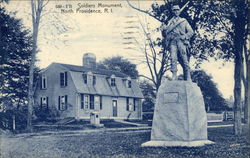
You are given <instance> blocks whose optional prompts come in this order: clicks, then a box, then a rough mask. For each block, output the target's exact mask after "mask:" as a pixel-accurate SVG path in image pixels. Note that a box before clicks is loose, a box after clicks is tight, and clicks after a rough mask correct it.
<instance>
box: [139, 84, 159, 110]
mask: <svg viewBox="0 0 250 158" xmlns="http://www.w3.org/2000/svg"><path fill="white" fill-rule="evenodd" d="M140 88H141V90H142V94H143V96H144V100H143V102H142V111H143V112H152V111H153V110H154V104H155V99H156V89H155V88H154V85H152V84H151V83H150V82H149V81H147V80H142V81H140Z"/></svg>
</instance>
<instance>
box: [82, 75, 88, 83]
mask: <svg viewBox="0 0 250 158" xmlns="http://www.w3.org/2000/svg"><path fill="white" fill-rule="evenodd" d="M82 78H83V83H85V84H87V83H88V75H87V74H82Z"/></svg>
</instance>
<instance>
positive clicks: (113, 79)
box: [111, 78, 116, 87]
mask: <svg viewBox="0 0 250 158" xmlns="http://www.w3.org/2000/svg"><path fill="white" fill-rule="evenodd" d="M115 85H116V84H115V78H111V86H112V87H114V86H115Z"/></svg>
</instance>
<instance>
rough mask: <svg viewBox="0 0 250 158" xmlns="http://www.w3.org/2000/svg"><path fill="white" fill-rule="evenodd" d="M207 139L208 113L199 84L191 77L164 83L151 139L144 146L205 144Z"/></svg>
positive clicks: (159, 94)
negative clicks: (187, 79)
mask: <svg viewBox="0 0 250 158" xmlns="http://www.w3.org/2000/svg"><path fill="white" fill-rule="evenodd" d="M212 143H213V142H211V141H209V140H208V139H207V115H206V111H205V105H204V101H203V96H202V94H201V90H200V88H199V87H198V86H197V85H196V84H195V83H193V82H191V81H180V80H174V81H165V82H164V83H163V84H161V86H160V88H159V90H158V93H157V100H156V105H155V111H154V118H153V125H152V131H151V141H149V142H146V143H144V144H142V146H202V145H205V144H212Z"/></svg>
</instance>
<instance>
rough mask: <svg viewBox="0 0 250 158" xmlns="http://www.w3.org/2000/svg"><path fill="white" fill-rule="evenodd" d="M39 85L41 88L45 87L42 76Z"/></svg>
mask: <svg viewBox="0 0 250 158" xmlns="http://www.w3.org/2000/svg"><path fill="white" fill-rule="evenodd" d="M39 81H40V82H39V84H40V85H39V86H40V89H43V79H42V76H39Z"/></svg>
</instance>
